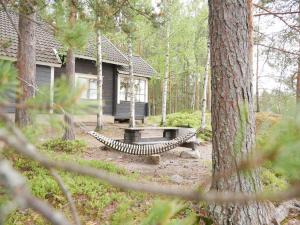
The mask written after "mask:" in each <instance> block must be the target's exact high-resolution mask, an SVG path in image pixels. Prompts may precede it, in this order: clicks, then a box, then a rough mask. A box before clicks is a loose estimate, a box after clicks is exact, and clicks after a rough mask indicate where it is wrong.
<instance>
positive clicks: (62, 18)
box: [48, 1, 91, 50]
mask: <svg viewBox="0 0 300 225" xmlns="http://www.w3.org/2000/svg"><path fill="white" fill-rule="evenodd" d="M79 10H80V8H79ZM69 15H70V2H69V1H56V2H55V4H54V9H53V11H52V14H50V15H48V20H50V21H54V22H55V28H56V29H55V35H56V37H57V39H58V40H59V41H60V43H61V44H63V45H64V46H65V47H66V48H67V49H68V48H72V49H77V50H82V49H83V48H84V47H85V46H86V44H87V41H88V39H89V34H90V32H91V24H89V23H88V22H86V21H84V20H81V19H79V18H78V19H76V21H75V22H74V23H71V22H70V21H69Z"/></svg>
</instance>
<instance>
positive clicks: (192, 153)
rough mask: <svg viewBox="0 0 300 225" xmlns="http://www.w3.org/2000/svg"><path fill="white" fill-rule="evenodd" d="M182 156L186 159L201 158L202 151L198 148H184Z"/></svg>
mask: <svg viewBox="0 0 300 225" xmlns="http://www.w3.org/2000/svg"><path fill="white" fill-rule="evenodd" d="M180 157H181V158H184V159H199V158H200V153H199V151H197V150H190V149H188V150H183V151H182V152H181V153H180Z"/></svg>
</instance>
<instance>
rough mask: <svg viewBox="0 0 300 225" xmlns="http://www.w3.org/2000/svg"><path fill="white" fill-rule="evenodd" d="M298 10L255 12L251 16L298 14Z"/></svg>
mask: <svg viewBox="0 0 300 225" xmlns="http://www.w3.org/2000/svg"><path fill="white" fill-rule="evenodd" d="M299 13H300V12H299V11H296V12H266V13H257V14H254V15H253V16H272V15H273V16H274V15H290V14H299Z"/></svg>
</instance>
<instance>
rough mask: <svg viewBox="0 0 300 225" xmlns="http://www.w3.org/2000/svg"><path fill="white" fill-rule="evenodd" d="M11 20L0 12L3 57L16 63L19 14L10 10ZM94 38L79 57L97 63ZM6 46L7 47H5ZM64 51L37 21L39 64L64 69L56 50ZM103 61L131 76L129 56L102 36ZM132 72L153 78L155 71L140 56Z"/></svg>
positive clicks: (79, 53)
mask: <svg viewBox="0 0 300 225" xmlns="http://www.w3.org/2000/svg"><path fill="white" fill-rule="evenodd" d="M8 14H9V17H10V18H11V19H12V21H13V24H12V23H11V21H10V18H9V17H8V16H7V13H6V12H5V11H4V10H1V9H0V58H2V59H3V58H4V59H9V60H14V61H15V60H16V58H17V51H18V34H17V32H16V29H18V14H17V13H16V12H14V11H8ZM93 40H95V37H91V38H90V40H89V42H88V44H87V47H86V48H85V49H84V50H82V51H76V52H75V56H76V57H77V58H83V59H87V60H93V61H95V60H96V42H95V41H93ZM3 46H5V47H3ZM59 49H62V44H61V43H59V42H58V41H57V40H56V39H55V37H54V34H53V29H52V28H51V27H50V25H49V24H47V23H45V22H43V21H42V20H38V22H37V24H36V61H37V62H36V63H37V64H39V65H48V66H54V67H60V66H61V60H60V58H59V57H58V54H57V50H59ZM102 59H103V62H106V63H111V64H116V65H119V67H118V71H119V73H124V74H128V72H129V70H128V56H127V55H126V54H125V53H123V52H121V51H120V50H119V49H118V48H117V47H116V46H115V45H114V44H113V43H112V42H111V41H110V40H109V39H107V38H106V37H105V36H102ZM133 72H134V74H135V75H137V76H145V77H151V76H152V75H153V74H154V73H155V70H154V69H153V68H152V67H151V66H150V65H149V64H148V63H147V62H146V61H145V60H143V59H142V57H140V56H134V57H133Z"/></svg>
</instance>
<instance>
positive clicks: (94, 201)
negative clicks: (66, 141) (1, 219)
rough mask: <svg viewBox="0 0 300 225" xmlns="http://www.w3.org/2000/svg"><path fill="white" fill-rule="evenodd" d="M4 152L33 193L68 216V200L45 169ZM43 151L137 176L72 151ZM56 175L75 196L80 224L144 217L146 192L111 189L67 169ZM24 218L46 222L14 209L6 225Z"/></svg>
mask: <svg viewBox="0 0 300 225" xmlns="http://www.w3.org/2000/svg"><path fill="white" fill-rule="evenodd" d="M42 151H45V150H42ZM5 152H6V153H5V156H6V158H8V159H10V160H11V161H12V162H13V164H14V167H15V168H17V169H18V170H19V171H22V174H23V175H25V177H26V178H27V181H28V184H29V186H30V189H31V191H32V193H33V194H34V195H35V196H37V197H39V198H41V199H46V200H47V201H48V202H49V203H50V204H52V205H53V206H54V207H55V208H57V209H58V210H60V211H62V212H63V213H66V214H67V215H68V213H69V211H68V207H66V204H67V201H66V199H65V197H64V195H63V194H62V192H61V190H60V189H59V187H58V185H57V183H56V181H55V180H54V179H53V177H52V176H51V175H50V174H49V172H48V170H46V169H44V168H43V167H41V166H40V165H39V164H38V163H36V162H33V161H31V160H28V159H26V158H23V157H20V156H19V155H17V154H15V153H12V152H11V151H9V150H5ZM45 153H46V154H47V155H48V156H49V157H51V158H52V159H54V160H65V161H73V162H76V163H79V164H81V165H85V166H91V167H95V168H99V169H104V170H106V171H108V172H111V173H116V174H119V175H123V176H126V177H128V179H136V177H135V176H133V175H131V174H130V173H128V172H127V171H125V170H124V169H122V168H119V167H116V166H115V165H113V164H111V163H107V162H102V161H99V160H84V159H81V158H78V157H77V156H76V155H74V154H72V155H70V154H64V153H62V154H56V153H54V152H49V151H48V152H45ZM59 174H60V176H61V177H62V179H63V180H64V182H65V184H66V186H67V187H68V189H69V190H70V192H71V194H72V195H73V197H74V198H75V201H76V206H77V208H78V210H79V213H80V215H81V219H82V221H83V224H88V222H91V223H92V222H95V223H101V224H105V223H104V222H103V221H106V224H115V225H118V224H124V223H123V221H125V219H127V220H128V221H129V220H130V221H131V220H132V219H135V220H141V218H140V217H143V216H144V211H145V210H146V209H145V208H144V205H143V204H142V202H143V201H148V200H147V199H148V196H147V195H145V194H140V193H132V192H129V193H126V194H124V192H122V191H120V190H118V189H117V188H113V187H111V186H110V185H108V184H105V183H103V182H100V181H98V180H97V179H95V178H90V177H86V176H78V175H75V174H73V173H68V172H59ZM6 201H7V197H5V196H2V195H0V202H6ZM111 206H115V208H116V209H115V210H113V211H111V212H110V211H109V210H108V209H109V208H110V207H111ZM129 209H130V210H129ZM25 221H31V222H32V223H33V224H41V225H42V224H47V223H45V221H44V220H43V219H42V218H41V217H40V216H38V215H37V214H36V213H34V212H33V211H28V212H27V213H26V214H24V213H22V212H19V211H15V212H14V213H12V214H11V215H10V216H9V217H8V218H7V220H6V223H5V224H8V225H12V224H24V223H25ZM130 224H132V223H130Z"/></svg>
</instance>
